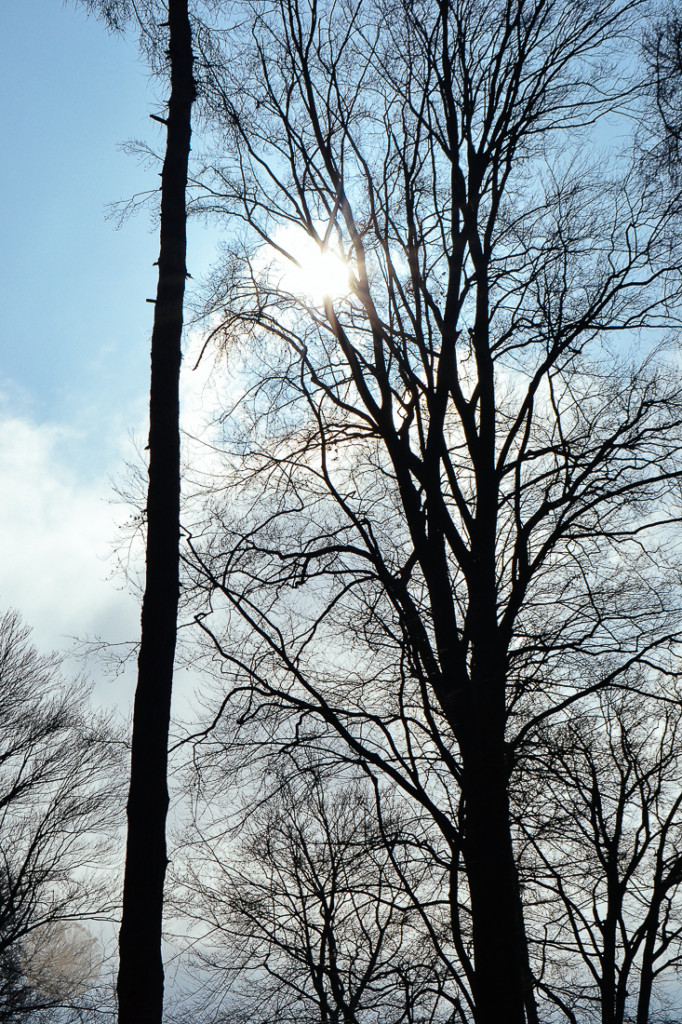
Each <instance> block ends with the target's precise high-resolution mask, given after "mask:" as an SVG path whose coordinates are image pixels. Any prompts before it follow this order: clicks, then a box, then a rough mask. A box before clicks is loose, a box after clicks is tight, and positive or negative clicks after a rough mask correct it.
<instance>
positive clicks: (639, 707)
mask: <svg viewBox="0 0 682 1024" xmlns="http://www.w3.org/2000/svg"><path fill="white" fill-rule="evenodd" d="M636 682H637V680H636V679H634V680H633V688H636ZM652 711H653V714H652ZM679 729H680V714H679V708H678V707H677V706H675V705H668V706H667V707H664V708H661V707H658V708H654V709H652V707H651V705H649V704H647V703H645V702H643V701H642V700H641V698H639V697H638V696H637V695H636V693H635V694H634V695H627V694H626V695H618V696H615V697H614V696H609V697H602V699H601V700H600V701H599V702H596V703H595V704H594V706H593V707H591V708H585V709H583V711H582V712H581V713H580V714H578V715H577V716H575V715H574V716H572V718H571V720H569V721H567V722H565V723H563V724H562V725H558V724H557V725H556V727H554V728H553V729H552V730H551V732H550V734H547V735H545V737H544V740H545V743H544V750H542V749H541V748H540V745H539V746H538V751H537V756H538V765H539V766H541V770H539V772H538V775H537V777H536V784H535V788H534V792H533V793H532V795H531V794H528V795H527V797H526V800H525V803H524V808H523V819H522V820H523V826H522V827H523V830H524V832H525V834H526V836H527V837H528V838H529V841H530V845H529V851H532V853H527V854H526V855H525V858H524V857H522V867H521V872H522V876H525V880H526V883H527V885H528V887H529V889H530V890H532V891H534V893H535V894H537V907H538V909H539V910H540V912H541V924H540V925H539V927H538V928H537V932H538V934H539V935H542V936H543V937H542V941H538V942H537V955H538V960H542V966H539V967H538V970H537V976H538V979H539V981H540V984H542V985H544V980H543V979H544V977H548V979H549V984H548V985H547V986H546V988H547V991H548V992H550V993H552V994H553V996H554V998H555V1000H556V1002H557V1005H559V1006H561V1007H562V1009H563V1010H564V1011H565V1013H566V1016H567V1017H568V1019H569V1020H571V1021H572V1022H575V1021H578V1020H583V1019H590V1020H592V1019H594V1020H599V1021H600V1024H627V1022H630V1021H632V1022H636V1024H647V1022H649V1021H654V1020H657V1019H659V1018H658V1016H657V1015H656V1013H655V1009H654V1004H653V1002H652V994H653V990H654V983H655V982H656V981H657V980H660V979H663V980H665V979H666V977H667V979H668V980H672V979H673V978H674V976H675V971H676V968H677V967H678V966H679V964H680V957H681V956H682V929H680V926H679V910H680V895H681V893H680V885H681V883H682V845H681V840H682V832H681V829H682V817H681V815H680V807H681V802H682V795H681V791H680V783H681V781H682V779H681V776H680V772H681V770H682V764H681V762H680V751H679ZM524 859H525V860H526V864H525V866H524V863H523V862H524ZM552 897H554V898H552ZM560 974H563V976H564V981H563V983H560V982H559V980H558V978H559V975H560Z"/></svg>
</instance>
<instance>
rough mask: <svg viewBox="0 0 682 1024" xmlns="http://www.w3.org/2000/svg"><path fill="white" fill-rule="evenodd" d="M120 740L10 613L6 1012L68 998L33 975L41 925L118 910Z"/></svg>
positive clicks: (3, 914)
mask: <svg viewBox="0 0 682 1024" xmlns="http://www.w3.org/2000/svg"><path fill="white" fill-rule="evenodd" d="M122 779H123V765H122V759H121V747H120V743H118V742H117V741H116V737H115V736H114V735H113V733H112V731H111V729H110V727H109V725H108V723H107V721H106V719H105V718H104V717H103V716H101V715H98V714H97V713H96V712H94V711H93V709H92V708H91V707H90V705H89V701H88V694H87V690H86V689H85V688H84V687H83V685H81V684H77V683H67V682H66V681H65V680H64V678H63V677H62V676H61V674H60V668H59V660H58V658H56V657H54V656H48V657H46V656H42V655H40V654H38V652H37V650H36V649H35V647H34V646H33V645H32V643H31V642H30V631H29V630H28V629H27V627H26V626H24V625H23V624H22V622H21V620H20V619H19V617H18V615H17V614H16V613H14V612H9V613H5V614H4V615H3V616H2V618H0V1019H2V1020H3V1021H5V1020H8V1021H14V1020H19V1019H21V1017H22V1016H25V1015H26V1014H28V1013H29V1012H34V1011H36V1010H37V1009H43V1008H45V1007H51V1008H52V1009H53V1010H54V1009H55V1008H56V1007H59V1006H63V1005H65V1004H66V1005H69V1004H70V1003H72V1001H73V1000H72V998H71V997H72V995H73V992H72V991H71V990H70V989H69V990H68V991H67V988H66V987H65V986H63V985H62V986H61V987H60V988H59V990H58V991H57V989H55V988H54V987H53V989H52V990H50V991H47V990H46V987H45V986H42V987H41V986H39V985H37V984H36V981H35V976H36V970H37V967H36V965H37V959H38V946H37V945H36V944H35V942H34V940H35V939H37V937H38V936H39V935H40V934H43V935H44V934H45V932H46V930H49V929H54V928H60V927H64V926H68V925H69V924H70V923H73V922H79V921H81V922H82V921H87V920H88V919H93V918H94V919H97V918H104V919H111V917H112V916H113V914H114V913H115V906H116V901H115V898H114V896H113V895H112V889H113V886H112V879H111V878H108V877H107V874H106V869H107V867H108V868H109V870H110V869H111V866H112V865H111V858H112V855H113V852H114V851H113V850H112V838H113V837H115V836H116V835H117V833H118V830H119V827H120V825H121V824H122V822H121V818H122V810H123V808H122V801H121V799H120V787H121V783H122Z"/></svg>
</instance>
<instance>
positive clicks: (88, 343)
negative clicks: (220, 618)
mask: <svg viewBox="0 0 682 1024" xmlns="http://www.w3.org/2000/svg"><path fill="white" fill-rule="evenodd" d="M0 88H1V90H2V96H3V103H2V105H1V106H0V137H1V138H2V140H3V151H4V154H5V158H4V159H3V161H1V162H0V195H1V196H2V200H1V201H0V232H1V237H2V260H1V263H0V266H1V273H0V302H1V306H2V318H1V320H0V608H4V607H7V606H10V605H11V606H14V607H16V608H18V610H19V611H20V612H22V614H23V615H24V617H25V618H26V620H27V622H28V623H29V624H30V625H32V626H34V628H35V636H36V640H37V641H38V642H39V643H40V644H41V645H42V646H48V647H52V646H63V645H64V644H67V645H68V643H69V641H68V640H67V639H65V638H66V637H69V636H74V635H80V636H84V635H89V634H94V633H97V634H99V635H101V636H103V637H105V639H108V640H112V641H117V640H123V639H130V638H131V636H132V637H133V638H134V635H136V632H137V622H138V615H139V612H138V607H137V602H136V601H135V599H134V598H132V597H131V596H130V595H128V594H126V593H125V591H124V590H123V589H121V587H122V584H121V582H120V581H119V582H118V583H116V584H112V582H111V581H110V580H109V579H108V577H109V576H110V575H111V570H112V562H111V560H110V559H109V560H108V557H107V556H108V553H109V551H110V548H111V544H112V543H113V542H115V541H116V537H117V532H118V524H119V523H120V522H121V521H122V520H124V519H125V518H126V517H127V515H128V514H129V509H126V508H125V507H122V506H121V505H116V504H112V503H111V499H112V496H113V491H112V486H111V482H110V478H111V477H117V476H121V474H123V472H124V471H123V463H124V461H125V460H126V459H130V458H133V457H134V454H133V453H134V449H133V446H132V442H131V440H130V433H131V431H132V432H134V433H135V434H136V435H137V437H138V438H140V437H143V436H144V434H145V433H146V404H147V387H148V363H149V354H148V347H149V333H150V328H151V315H152V314H151V310H152V307H151V305H149V304H147V303H146V302H145V299H146V298H147V297H150V296H153V295H154V292H155V282H156V272H155V268H154V267H153V263H154V261H155V259H156V256H157V251H158V240H157V226H156V224H155V222H154V219H153V216H152V215H151V214H150V213H149V212H147V211H142V212H138V213H137V214H136V215H135V216H134V217H132V218H130V219H128V220H127V221H126V222H125V223H124V224H123V225H122V226H121V227H120V228H118V229H117V226H116V224H117V222H116V218H112V217H111V216H109V219H107V216H108V215H109V214H110V211H109V212H108V210H107V204H110V203H112V202H116V201H118V200H125V199H128V198H130V197H131V196H133V195H134V194H138V193H142V192H144V191H146V190H150V189H155V188H156V187H157V185H158V177H157V171H158V168H156V167H145V166H144V165H142V164H141V163H140V162H139V160H137V159H136V158H135V157H134V156H130V155H129V154H126V153H124V152H122V151H121V149H120V146H121V144H122V143H125V142H126V141H127V140H131V139H143V140H145V141H146V142H147V143H149V144H150V145H152V146H154V147H156V148H157V149H158V148H159V147H161V146H162V145H163V138H162V135H161V129H160V128H159V126H158V125H156V124H155V123H154V122H153V121H152V120H150V118H149V113H150V112H151V111H158V110H159V109H160V107H161V104H162V95H161V89H162V86H161V85H160V84H159V83H150V82H149V80H148V76H147V71H146V68H145V64H144V61H143V59H142V58H141V57H140V56H139V55H138V51H137V45H136V41H135V38H134V37H133V36H131V37H130V38H127V39H121V38H118V37H115V36H112V35H110V34H109V33H108V32H107V31H106V29H105V28H104V26H103V25H102V24H101V23H99V22H97V21H96V20H95V19H94V18H88V17H87V16H86V15H85V14H84V12H83V11H82V9H80V8H79V6H78V4H77V3H75V2H70V3H68V4H65V5H64V4H62V3H61V2H60V0H2V3H1V4H0ZM193 238H194V239H195V243H194V246H193V249H191V250H190V256H189V261H188V263H189V268H190V271H192V272H193V274H194V276H195V277H197V276H198V272H197V267H199V263H200V258H201V266H200V267H199V270H202V269H203V268H205V266H206V264H207V262H208V261H209V257H210V244H209V241H208V240H207V238H206V237H205V236H204V233H203V232H202V231H201V229H200V228H197V229H195V230H194V231H193ZM193 256H194V262H193V260H192V257H193Z"/></svg>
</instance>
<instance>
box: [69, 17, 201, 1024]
mask: <svg viewBox="0 0 682 1024" xmlns="http://www.w3.org/2000/svg"><path fill="white" fill-rule="evenodd" d="M85 2H86V5H87V6H88V7H90V8H92V9H94V10H96V11H98V12H99V13H100V14H101V15H103V16H104V17H105V19H106V20H107V22H108V23H109V25H110V26H111V27H113V28H120V27H121V26H122V25H123V24H124V23H125V21H126V20H127V19H128V18H129V17H131V16H134V17H135V18H136V19H137V21H138V22H139V25H140V28H141V33H142V40H143V44H144V45H145V47H146V48H147V49H148V51H149V52H150V53H151V54H152V57H153V59H154V60H155V61H156V62H158V61H159V53H160V52H161V51H162V50H163V47H162V46H160V45H159V42H160V35H159V29H161V28H168V49H167V50H165V51H164V53H165V57H166V58H167V71H168V74H169V77H170V97H169V100H168V111H167V114H166V116H165V117H161V116H159V115H152V116H153V117H154V118H155V119H156V120H157V121H161V122H162V123H163V124H164V125H166V129H167V137H166V152H165V157H164V160H163V169H162V172H161V212H160V251H159V259H158V268H159V276H158V285H157V291H156V298H155V299H154V300H150V301H152V302H153V303H154V326H153V330H152V339H151V384H150V397H149V444H148V450H149V485H148V491H147V505H146V509H145V515H146V525H147V535H146V575H145V588H144V596H143V601H142V627H141V639H140V649H139V655H138V680H137V688H136V691H135V708H134V713H133V736H132V753H131V768H130V791H129V797H128V841H127V848H126V867H125V878H124V886H123V916H122V920H121V932H120V972H119V980H118V998H119V1020H120V1022H121V1024H133V1022H134V1024H152V1022H154V1024H159V1022H160V1021H161V1019H162V1015H163V984H164V973H163V960H162V953H161V930H162V919H163V888H164V880H165V875H166V864H167V852H166V816H167V812H168V783H167V763H168V753H167V748H168V731H169V723H170V708H171V693H172V687H173V666H174V659H175V646H176V638H177V611H178V598H179V586H180V585H179V552H178V545H179V536H180V477H181V467H180V400H179V389H180V363H181V341H182V330H183V304H184V295H185V280H186V277H187V267H186V256H187V213H186V203H185V198H186V197H185V193H186V189H187V172H188V162H189V153H190V139H191V115H192V104H193V103H194V100H195V97H196V88H195V82H194V77H193V63H194V54H193V49H192V30H191V24H190V15H189V10H188V3H187V0H168V2H167V3H165V4H164V3H161V4H159V5H157V4H155V3H144V4H141V5H137V4H135V2H134V0H131V2H128V0H113V2H109V0H85ZM160 13H161V15H162V17H164V18H165V19H167V20H165V21H163V22H161V23H159V14H160ZM161 63H163V62H161Z"/></svg>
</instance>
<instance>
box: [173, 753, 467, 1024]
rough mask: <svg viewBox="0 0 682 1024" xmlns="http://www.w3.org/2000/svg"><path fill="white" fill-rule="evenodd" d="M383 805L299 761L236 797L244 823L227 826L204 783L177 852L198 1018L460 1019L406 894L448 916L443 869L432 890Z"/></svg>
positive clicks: (405, 833)
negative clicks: (289, 771)
mask: <svg viewBox="0 0 682 1024" xmlns="http://www.w3.org/2000/svg"><path fill="white" fill-rule="evenodd" d="M389 802H390V801H387V803H386V805H385V806H384V814H383V817H382V822H381V826H379V825H378V823H377V820H376V815H375V806H374V793H373V790H372V787H371V786H370V785H369V784H368V782H367V780H355V781H351V779H349V778H348V777H346V778H345V779H344V778H336V779H334V778H332V777H327V778H324V777H323V776H321V775H320V773H319V772H318V771H317V770H315V769H314V768H312V766H309V770H308V773H306V774H305V775H304V776H302V777H300V776H299V777H298V778H295V779H293V780H290V781H286V780H285V779H283V778H282V777H280V780H279V786H278V787H277V791H276V793H275V795H271V797H270V799H266V800H263V799H261V800H259V801H258V802H257V805H256V806H255V807H249V806H248V803H247V804H246V805H245V807H244V810H243V812H242V814H243V821H242V824H241V825H240V826H233V827H232V828H230V829H226V827H225V825H226V822H228V821H232V822H234V821H235V817H236V814H235V812H236V809H235V808H234V807H231V808H225V807H224V806H223V804H224V801H223V800H221V798H220V794H219V792H216V791H213V792H211V795H210V796H209V791H208V790H207V789H205V788H203V787H202V790H201V796H200V802H199V804H198V805H196V813H195V818H194V828H193V829H192V830H191V832H190V833H189V841H188V844H187V846H186V848H185V849H184V851H183V857H182V859H183V861H184V863H185V865H186V868H185V872H184V874H183V878H182V891H184V894H185V899H184V904H183V907H182V909H183V910H184V912H185V913H186V914H188V915H189V916H190V918H191V919H194V921H195V922H196V926H197V935H195V939H194V942H193V944H192V952H193V957H194V963H195V967H198V969H199V975H198V979H199V991H200V993H201V1002H202V1006H203V1012H204V1014H206V1015H207V1016H210V1017H211V1019H214V1020H216V1021H218V1020H232V1019H233V1018H234V1016H235V1015H237V1016H239V1017H240V1018H241V1017H243V1018H244V1019H246V1020H250V1021H254V1022H256V1021H263V1022H265V1021H279V1022H293V1021H302V1022H306V1021H308V1022H310V1024H319V1022H320V1021H322V1022H325V1024H358V1022H360V1021H369V1020H377V1021H381V1022H385V1024H389V1022H394V1024H398V1022H402V1021H417V1020H419V1021H424V1022H427V1021H431V1020H438V1021H446V1020H451V1019H452V1020H461V1019H462V1017H460V1015H459V1013H458V1012H457V1008H458V1007H459V1006H460V1003H461V995H460V994H459V993H458V992H457V991H453V990H450V988H449V978H448V972H446V970H445V968H444V965H443V963H442V962H440V961H439V959H438V957H437V956H436V955H435V954H434V951H433V949H432V947H431V944H430V943H429V941H428V939H427V941H426V942H424V936H423V923H422V919H421V915H420V914H419V913H418V912H417V910H416V908H415V906H414V901H413V900H412V899H411V898H410V896H409V895H408V893H407V891H406V888H405V883H406V882H408V884H409V885H410V886H411V888H412V890H413V891H417V890H418V891H419V895H420V899H421V901H422V903H423V904H424V905H426V904H427V903H429V902H431V903H433V902H434V901H435V902H436V903H437V904H438V908H439V910H440V913H441V916H442V917H444V918H447V900H443V899H442V894H441V887H440V884H439V883H440V881H441V878H440V875H442V869H441V872H440V875H439V877H438V879H437V880H436V881H435V884H434V878H433V874H432V865H430V864H429V862H428V860H426V861H424V860H423V859H422V860H421V861H420V860H419V858H418V856H416V855H415V854H416V850H417V847H416V846H415V845H414V842H413V836H414V834H415V833H414V825H415V823H409V822H407V821H406V820H405V819H404V818H403V817H402V816H401V814H400V809H399V805H398V804H396V803H395V802H393V803H392V804H391V807H390V810H389V806H388V803H389ZM202 808H203V809H202ZM240 817H241V815H240ZM231 835H232V836H234V837H235V838H233V840H232V842H230V836H231ZM237 837H238V838H237ZM441 929H442V930H443V925H441ZM202 933H203V937H202Z"/></svg>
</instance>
